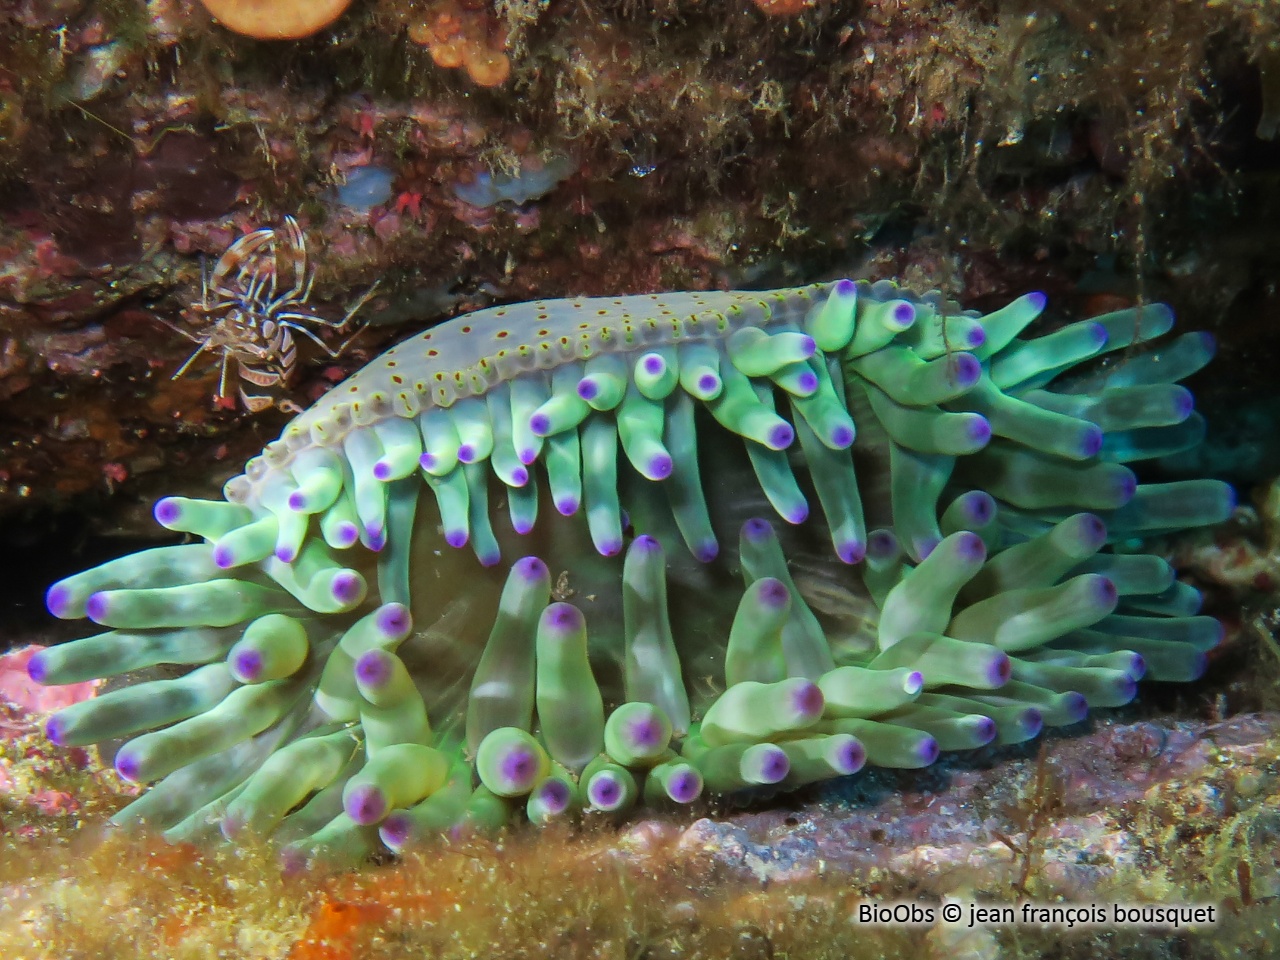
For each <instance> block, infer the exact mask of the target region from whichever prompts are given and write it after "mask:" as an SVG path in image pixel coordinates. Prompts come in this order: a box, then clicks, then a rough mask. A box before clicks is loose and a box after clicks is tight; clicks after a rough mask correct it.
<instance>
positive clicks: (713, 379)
mask: <svg viewBox="0 0 1280 960" xmlns="http://www.w3.org/2000/svg"><path fill="white" fill-rule="evenodd" d="M719 386H720V378H719V377H718V376H716V375H715V374H714V373H704V374H703V375H702V376H700V377H699V378H698V389H699V390H701V391H702V392H703V393H712V392H714V391H715V390H716V389H717V388H718V387H719Z"/></svg>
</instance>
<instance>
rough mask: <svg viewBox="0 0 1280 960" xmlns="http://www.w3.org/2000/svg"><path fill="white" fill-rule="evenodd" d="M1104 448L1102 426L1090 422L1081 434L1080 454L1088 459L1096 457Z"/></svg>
mask: <svg viewBox="0 0 1280 960" xmlns="http://www.w3.org/2000/svg"><path fill="white" fill-rule="evenodd" d="M1101 449H1102V428H1101V427H1099V426H1097V425H1096V424H1090V425H1089V426H1088V427H1087V428H1086V429H1085V430H1084V432H1083V433H1082V434H1081V436H1080V456H1082V457H1084V458H1085V459H1088V458H1090V457H1096V456H1097V455H1098V451H1099V450H1101Z"/></svg>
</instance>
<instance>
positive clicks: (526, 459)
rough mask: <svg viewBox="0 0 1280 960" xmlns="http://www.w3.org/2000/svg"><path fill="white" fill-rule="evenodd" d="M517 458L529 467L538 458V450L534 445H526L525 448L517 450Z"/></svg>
mask: <svg viewBox="0 0 1280 960" xmlns="http://www.w3.org/2000/svg"><path fill="white" fill-rule="evenodd" d="M516 459H517V460H519V461H520V462H521V463H523V464H524V465H525V466H526V467H527V466H529V465H530V464H531V463H533V461H535V460H537V459H538V451H537V450H535V449H533V447H525V448H524V449H523V450H517V451H516Z"/></svg>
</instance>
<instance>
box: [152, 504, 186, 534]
mask: <svg viewBox="0 0 1280 960" xmlns="http://www.w3.org/2000/svg"><path fill="white" fill-rule="evenodd" d="M180 516H182V508H181V507H180V506H178V501H177V500H175V499H174V498H173V497H165V498H164V499H163V500H160V501H157V503H156V509H155V517H156V522H157V523H159V524H160V525H161V526H165V527H167V526H169V525H170V524H174V523H177V522H178V517H180Z"/></svg>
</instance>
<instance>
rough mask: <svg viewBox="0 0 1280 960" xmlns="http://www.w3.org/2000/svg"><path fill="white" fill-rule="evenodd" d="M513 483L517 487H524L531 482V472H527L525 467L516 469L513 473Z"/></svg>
mask: <svg viewBox="0 0 1280 960" xmlns="http://www.w3.org/2000/svg"><path fill="white" fill-rule="evenodd" d="M511 482H512V483H514V484H515V485H516V486H517V487H523V486H524V485H525V484H526V483H528V482H529V471H528V470H526V469H525V468H524V467H523V466H520V467H515V468H514V469H512V471H511Z"/></svg>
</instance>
